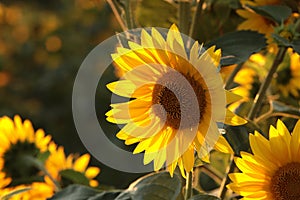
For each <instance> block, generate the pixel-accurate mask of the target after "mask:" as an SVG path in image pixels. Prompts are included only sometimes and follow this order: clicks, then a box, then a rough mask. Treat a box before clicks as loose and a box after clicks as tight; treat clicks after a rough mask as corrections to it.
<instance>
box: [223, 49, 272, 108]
mask: <svg viewBox="0 0 300 200" xmlns="http://www.w3.org/2000/svg"><path fill="white" fill-rule="evenodd" d="M265 65H266V58H265V56H264V55H262V54H260V53H257V54H253V55H252V56H251V57H250V58H249V60H247V61H246V62H245V63H244V64H243V66H242V68H241V69H240V70H239V72H238V73H237V74H236V76H235V77H234V83H235V84H237V86H235V87H234V88H233V89H232V90H231V91H232V92H233V93H235V94H237V95H239V96H241V97H243V98H242V99H241V100H239V101H237V102H234V103H232V104H230V105H229V107H228V108H229V109H230V110H232V111H234V110H236V109H237V108H239V106H240V105H241V104H243V103H247V102H249V101H251V100H253V99H254V98H255V95H256V93H257V92H258V89H259V85H260V78H261V77H260V76H262V75H263V74H264V70H265V69H264V67H265ZM258 71H259V73H260V74H259V73H258Z"/></svg>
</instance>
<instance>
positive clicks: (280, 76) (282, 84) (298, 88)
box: [272, 48, 300, 99]
mask: <svg viewBox="0 0 300 200" xmlns="http://www.w3.org/2000/svg"><path fill="white" fill-rule="evenodd" d="M272 86H273V90H274V92H275V93H279V94H282V95H283V97H285V98H286V97H288V96H290V95H291V96H293V97H294V98H297V99H299V94H300V56H299V54H298V53H295V52H293V50H292V49H291V48H289V49H288V51H287V54H286V57H285V59H284V61H283V63H282V64H281V66H280V68H279V70H278V72H277V74H276V78H275V79H274V81H273V85H272Z"/></svg>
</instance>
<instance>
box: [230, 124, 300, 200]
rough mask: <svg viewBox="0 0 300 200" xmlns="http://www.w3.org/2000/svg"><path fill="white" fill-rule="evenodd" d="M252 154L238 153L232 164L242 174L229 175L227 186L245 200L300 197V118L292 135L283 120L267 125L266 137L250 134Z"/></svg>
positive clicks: (286, 199)
mask: <svg viewBox="0 0 300 200" xmlns="http://www.w3.org/2000/svg"><path fill="white" fill-rule="evenodd" d="M249 139H250V146H251V150H252V152H253V154H249V153H246V152H242V153H241V158H236V159H235V163H236V165H237V167H238V168H239V169H240V170H241V173H233V174H230V175H229V177H230V179H231V180H232V183H230V184H229V185H228V187H229V188H230V189H232V190H233V191H234V192H236V193H238V194H240V195H242V196H244V198H245V199H268V200H278V199H281V200H289V199H299V198H300V190H299V187H300V151H299V150H300V143H299V141H300V120H299V121H298V122H297V124H296V126H295V127H294V130H293V132H292V134H290V133H289V131H288V129H287V128H286V126H285V125H284V124H283V122H282V121H280V120H278V121H277V127H276V128H275V127H273V126H271V127H270V131H269V140H268V139H266V138H265V137H264V136H262V135H261V134H260V133H258V132H255V133H254V134H250V137H249Z"/></svg>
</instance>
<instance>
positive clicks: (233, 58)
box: [205, 31, 266, 66]
mask: <svg viewBox="0 0 300 200" xmlns="http://www.w3.org/2000/svg"><path fill="white" fill-rule="evenodd" d="M214 45H216V47H217V48H218V49H219V48H220V49H221V50H222V59H221V65H223V66H226V65H232V64H239V63H242V62H244V61H246V60H247V59H248V58H249V57H250V56H251V55H252V54H253V53H256V52H259V51H260V50H262V49H263V48H264V47H265V46H266V39H265V37H264V35H263V34H260V33H258V32H255V31H235V32H232V33H227V34H225V35H223V36H221V37H219V38H217V39H214V40H212V41H211V42H209V43H208V44H206V45H205V46H206V47H211V46H214Z"/></svg>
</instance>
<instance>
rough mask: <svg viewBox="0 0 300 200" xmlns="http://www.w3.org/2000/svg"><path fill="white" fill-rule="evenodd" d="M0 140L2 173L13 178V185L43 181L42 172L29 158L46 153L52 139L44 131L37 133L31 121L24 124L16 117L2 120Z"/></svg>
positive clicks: (0, 119)
mask: <svg viewBox="0 0 300 200" xmlns="http://www.w3.org/2000/svg"><path fill="white" fill-rule="evenodd" d="M0 138H1V146H0V160H1V161H0V162H1V163H3V165H2V168H1V171H3V172H5V174H6V176H7V177H11V178H12V182H11V185H15V184H23V183H31V182H33V181H43V177H42V176H41V173H40V170H39V169H37V168H36V167H35V166H34V165H33V164H32V163H31V162H28V157H33V158H37V157H38V155H39V154H41V153H44V152H46V151H47V146H48V143H49V142H50V140H51V137H50V136H45V133H44V131H43V130H38V131H36V132H35V131H34V129H33V127H32V124H31V122H30V121H29V120H25V121H24V122H22V120H21V118H20V117H19V116H15V117H14V120H12V119H10V118H8V117H2V118H0ZM21 166H22V167H21ZM26 180H27V181H26ZM28 180H29V181H28Z"/></svg>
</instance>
